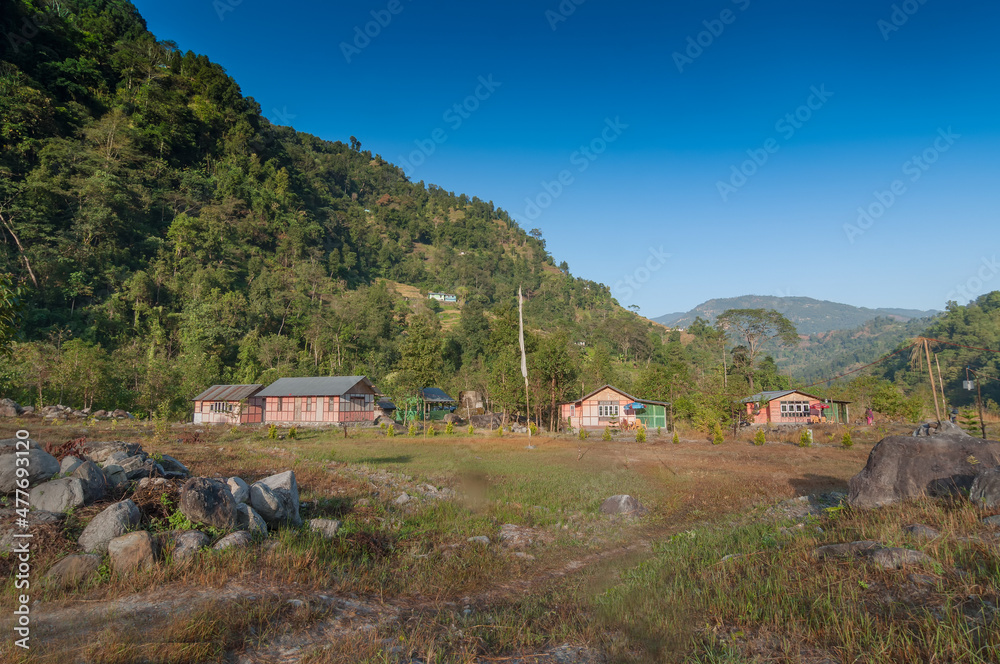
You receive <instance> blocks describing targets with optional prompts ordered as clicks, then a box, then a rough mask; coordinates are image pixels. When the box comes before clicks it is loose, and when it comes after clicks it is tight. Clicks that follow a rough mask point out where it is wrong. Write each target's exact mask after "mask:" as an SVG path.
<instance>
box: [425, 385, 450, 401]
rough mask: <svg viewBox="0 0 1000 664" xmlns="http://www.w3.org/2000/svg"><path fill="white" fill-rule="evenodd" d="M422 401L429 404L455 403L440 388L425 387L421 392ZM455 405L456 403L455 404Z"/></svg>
mask: <svg viewBox="0 0 1000 664" xmlns="http://www.w3.org/2000/svg"><path fill="white" fill-rule="evenodd" d="M422 392H423V395H424V401H428V402H430V403H453V402H456V401H455V399H452V398H451V397H450V396H448V393H447V392H445V391H444V390H442V389H441V388H440V387H425V388H424V389H423V390H422ZM456 403H457V402H456Z"/></svg>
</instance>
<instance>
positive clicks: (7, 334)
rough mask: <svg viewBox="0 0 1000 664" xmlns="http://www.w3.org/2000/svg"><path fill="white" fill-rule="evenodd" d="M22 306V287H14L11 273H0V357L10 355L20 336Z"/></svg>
mask: <svg viewBox="0 0 1000 664" xmlns="http://www.w3.org/2000/svg"><path fill="white" fill-rule="evenodd" d="M21 306H22V305H21V298H20V289H18V288H15V287H14V284H13V280H12V279H11V278H10V276H9V275H6V274H3V273H0V357H9V356H10V350H11V345H12V344H13V343H14V339H16V338H17V336H18V330H19V326H18V321H19V320H20V317H21Z"/></svg>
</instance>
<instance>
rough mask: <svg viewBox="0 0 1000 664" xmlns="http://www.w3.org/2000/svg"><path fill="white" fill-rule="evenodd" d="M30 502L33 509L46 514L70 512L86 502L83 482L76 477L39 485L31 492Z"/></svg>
mask: <svg viewBox="0 0 1000 664" xmlns="http://www.w3.org/2000/svg"><path fill="white" fill-rule="evenodd" d="M28 500H29V501H30V504H31V506H32V507H34V508H35V509H39V510H45V511H46V512H68V511H69V510H71V509H74V508H76V507H80V506H81V505H83V504H84V502H86V499H85V497H84V492H83V482H82V481H81V480H80V479H78V478H76V477H66V478H63V479H60V480H49V481H48V482H44V483H42V484H39V485H38V486H36V487H35V488H34V489H32V490H31V493H30V494H29V495H28Z"/></svg>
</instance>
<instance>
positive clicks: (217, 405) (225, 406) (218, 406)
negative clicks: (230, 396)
mask: <svg viewBox="0 0 1000 664" xmlns="http://www.w3.org/2000/svg"><path fill="white" fill-rule="evenodd" d="M211 411H212V412H213V413H231V412H233V404H231V403H227V402H225V401H214V402H212V407H211Z"/></svg>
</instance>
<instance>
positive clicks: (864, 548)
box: [812, 540, 883, 560]
mask: <svg viewBox="0 0 1000 664" xmlns="http://www.w3.org/2000/svg"><path fill="white" fill-rule="evenodd" d="M881 548H883V545H882V543H881V542H877V541H875V540H858V541H857V542H842V543H840V544H827V545H825V546H818V547H816V548H815V549H813V552H812V555H813V558H816V559H817V560H826V559H827V558H850V557H852V556H866V555H868V554H870V553H872V552H873V551H878V550H879V549H881Z"/></svg>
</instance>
